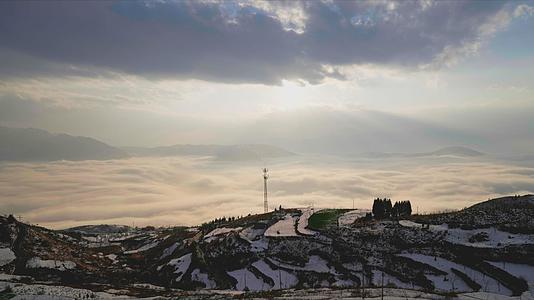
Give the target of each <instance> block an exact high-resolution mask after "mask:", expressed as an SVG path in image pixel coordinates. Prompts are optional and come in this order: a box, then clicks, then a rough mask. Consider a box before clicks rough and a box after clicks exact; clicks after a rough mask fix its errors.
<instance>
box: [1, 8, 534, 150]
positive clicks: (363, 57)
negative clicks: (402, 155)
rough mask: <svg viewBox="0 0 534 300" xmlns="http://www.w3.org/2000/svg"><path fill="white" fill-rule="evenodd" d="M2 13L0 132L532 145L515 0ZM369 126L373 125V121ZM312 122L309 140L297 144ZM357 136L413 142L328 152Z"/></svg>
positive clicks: (526, 45)
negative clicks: (38, 130) (360, 143)
mask: <svg viewBox="0 0 534 300" xmlns="http://www.w3.org/2000/svg"><path fill="white" fill-rule="evenodd" d="M0 8H1V9H0V34H1V36H2V39H1V40H0V125H4V126H12V127H37V128H42V129H46V130H50V131H53V132H66V133H70V134H76V135H86V136H91V137H94V138H97V139H100V140H103V141H104V142H107V143H110V144H112V145H118V146H155V145H166V144H175V143H245V142H262V141H263V142H267V143H274V144H279V145H278V146H285V147H289V148H293V149H291V150H295V151H302V150H303V149H312V150H314V149H315V148H317V149H318V150H321V149H319V148H320V147H321V145H320V144H324V143H322V141H324V139H328V138H329V137H332V132H336V136H338V140H334V141H332V143H331V144H332V145H333V146H332V149H327V150H328V152H340V151H341V152H344V151H345V150H346V149H342V148H343V147H347V146H350V147H352V148H356V149H354V151H356V152H358V151H368V150H376V151H388V150H399V151H412V150H417V149H412V148H416V147H424V148H426V149H425V150H429V149H430V148H435V147H438V146H447V144H451V143H452V144H463V145H468V146H474V147H478V148H479V149H481V150H485V151H489V152H496V153H502V152H511V153H523V152H528V151H529V150H531V149H532V147H533V146H534V144H533V142H532V141H533V140H534V124H533V123H534V122H533V121H532V120H531V118H530V117H529V116H531V115H532V114H533V113H534V101H533V100H534V99H533V96H534V92H533V88H532V87H533V86H534V82H533V81H534V51H532V50H534V35H533V34H532V31H533V30H534V17H533V14H534V6H533V5H532V2H529V1H525V2H521V1H512V2H506V1H502V2H501V1H471V2H470V1H430V0H428V1H427V0H421V1H357V2H350V1H341V2H338V1H280V2H275V1H270V2H264V1H224V2H217V1H94V2H91V1H58V2H52V1H35V2H32V1H2V3H0ZM375 115H380V116H379V117H378V119H380V120H381V121H380V122H384V123H381V124H378V125H383V126H382V127H385V128H377V127H380V126H378V125H377V124H371V123H372V121H373V120H374V119H375ZM340 119H341V120H342V124H339V120H340ZM314 126H315V127H320V128H321V130H320V131H321V132H320V134H321V136H319V135H315V138H318V137H319V138H318V139H319V142H313V143H312V142H309V143H307V144H305V145H303V143H300V142H299V141H298V140H299V137H302V135H303V134H304V135H305V136H306V135H307V134H309V132H308V131H309V129H307V128H309V127H314ZM362 126H363V127H362ZM371 127H372V128H371ZM279 128H285V129H288V130H287V131H285V132H280V130H279ZM355 128H356V129H358V128H371V129H372V130H371V129H369V130H370V131H372V132H373V133H372V135H373V136H376V134H377V132H380V133H383V134H385V135H386V136H388V135H389V136H391V135H397V134H398V132H395V131H394V130H393V132H390V130H389V129H396V130H397V131H403V132H405V133H407V135H408V136H416V137H417V140H419V141H421V140H422V142H420V144H418V145H416V146H415V147H411V146H409V145H411V144H412V141H410V142H408V143H404V144H403V143H402V142H398V143H395V144H386V143H384V142H383V140H382V141H381V140H379V139H375V140H373V142H372V143H369V147H368V148H371V149H367V148H362V149H360V148H358V147H356V145H352V144H351V145H343V143H340V142H339V139H363V140H366V139H367V140H369V137H368V135H366V134H365V133H364V134H354V133H350V131H351V130H352V129H355ZM412 131H413V132H414V134H412ZM367 132H369V131H367ZM301 139H302V138H301ZM311 139H312V138H311V137H309V138H308V140H311ZM312 144H313V147H311V146H310V145H312ZM503 144H506V146H503ZM314 147H315V148H314ZM390 148H393V149H390Z"/></svg>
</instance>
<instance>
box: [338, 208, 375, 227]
mask: <svg viewBox="0 0 534 300" xmlns="http://www.w3.org/2000/svg"><path fill="white" fill-rule="evenodd" d="M369 212H371V211H370V210H368V209H355V210H351V211H348V212H346V213H344V214H342V215H341V216H340V217H339V218H338V222H339V225H340V226H349V225H351V224H352V223H354V221H356V219H359V218H363V217H365V214H367V213H369Z"/></svg>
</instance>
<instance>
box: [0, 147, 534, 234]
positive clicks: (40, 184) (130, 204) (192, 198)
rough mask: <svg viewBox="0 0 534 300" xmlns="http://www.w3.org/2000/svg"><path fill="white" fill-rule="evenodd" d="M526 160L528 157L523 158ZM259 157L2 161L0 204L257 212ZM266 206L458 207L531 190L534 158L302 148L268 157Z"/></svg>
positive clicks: (34, 218)
mask: <svg viewBox="0 0 534 300" xmlns="http://www.w3.org/2000/svg"><path fill="white" fill-rule="evenodd" d="M523 165H528V164H525V163H523ZM261 167H262V166H260V165H254V164H229V163H228V164H226V163H215V162H212V161H210V160H208V159H195V160H191V159H185V158H178V157H175V158H157V159H156V158H135V159H128V160H115V161H103V162H95V161H82V162H54V163H9V164H8V163H3V164H0V199H2V200H1V209H2V211H0V213H15V214H18V215H22V217H23V218H24V219H25V220H26V221H29V222H33V223H38V224H41V225H46V226H52V227H55V228H63V227H67V226H73V225H80V224H99V223H122V224H132V222H135V224H138V225H148V224H155V225H176V224H187V225H195V224H198V223H201V222H203V221H207V220H209V219H211V218H215V217H220V216H223V215H226V216H230V215H234V216H235V215H246V214H248V213H259V212H261V211H262V188H263V186H262V179H261V173H260V170H261ZM270 167H271V179H270V180H269V187H270V204H271V206H272V207H275V206H278V205H282V206H285V207H303V206H307V205H310V204H313V205H314V206H315V207H351V206H352V200H353V199H354V200H355V202H356V206H357V207H360V208H369V206H370V205H371V200H372V199H373V197H383V196H387V197H391V198H392V199H393V200H404V199H410V200H411V201H412V203H413V205H414V209H415V208H416V207H418V209H419V210H420V211H434V210H443V209H458V208H462V207H465V206H468V205H471V204H474V203H476V202H479V201H483V200H485V199H487V198H489V197H495V196H499V195H508V194H516V193H527V192H530V193H532V192H534V190H533V187H534V177H532V174H534V165H533V164H530V166H515V165H510V164H505V163H503V162H492V161H489V160H479V161H466V160H450V159H447V160H445V159H416V160H412V161H407V160H395V159H392V160H386V161H379V160H354V159H353V160H340V159H334V158H325V157H306V156H301V157H299V158H298V160H296V161H291V162H278V163H271V164H270Z"/></svg>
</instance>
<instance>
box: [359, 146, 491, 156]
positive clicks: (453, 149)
mask: <svg viewBox="0 0 534 300" xmlns="http://www.w3.org/2000/svg"><path fill="white" fill-rule="evenodd" d="M483 155H486V154H485V153H482V152H479V151H476V150H473V149H471V148H468V147H462V146H450V147H444V148H440V149H438V150H435V151H431V152H418V153H389V152H368V153H364V154H363V156H365V157H369V158H388V157H432V156H456V157H477V156H483Z"/></svg>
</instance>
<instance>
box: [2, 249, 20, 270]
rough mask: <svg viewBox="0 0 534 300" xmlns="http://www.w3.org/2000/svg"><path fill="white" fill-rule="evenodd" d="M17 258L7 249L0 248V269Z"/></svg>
mask: <svg viewBox="0 0 534 300" xmlns="http://www.w3.org/2000/svg"><path fill="white" fill-rule="evenodd" d="M15 258H17V257H16V256H15V253H13V251H11V249H9V248H0V267H1V266H5V265H7V264H8V263H10V262H12V261H14V260H15Z"/></svg>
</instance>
